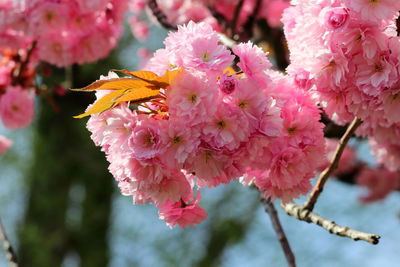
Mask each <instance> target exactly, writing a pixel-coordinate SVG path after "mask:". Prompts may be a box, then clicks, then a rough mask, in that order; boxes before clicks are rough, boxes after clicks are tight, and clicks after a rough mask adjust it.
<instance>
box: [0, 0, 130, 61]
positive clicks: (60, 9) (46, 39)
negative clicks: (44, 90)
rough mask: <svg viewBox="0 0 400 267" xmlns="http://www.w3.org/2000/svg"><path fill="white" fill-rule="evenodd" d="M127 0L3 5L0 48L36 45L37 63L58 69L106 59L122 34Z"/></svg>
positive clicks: (9, 1)
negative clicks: (50, 65) (55, 66)
mask: <svg viewBox="0 0 400 267" xmlns="http://www.w3.org/2000/svg"><path fill="white" fill-rule="evenodd" d="M126 5H127V0H95V1H75V0H61V1H52V0H32V1H13V0H6V1H2V2H1V4H0V36H1V41H0V47H1V48H10V47H11V48H13V49H15V48H21V49H25V48H26V47H27V43H31V42H37V48H38V59H39V60H42V61H46V62H49V63H51V64H54V65H57V66H67V65H70V64H72V63H84V62H92V61H95V60H98V59H99V58H102V57H105V56H106V55H107V54H108V53H109V52H110V50H111V49H112V48H114V46H115V45H116V43H117V40H118V37H119V35H120V33H121V30H122V28H121V22H122V20H123V18H124V14H125V10H126Z"/></svg>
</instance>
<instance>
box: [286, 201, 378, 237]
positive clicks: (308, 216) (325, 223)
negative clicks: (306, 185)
mask: <svg viewBox="0 0 400 267" xmlns="http://www.w3.org/2000/svg"><path fill="white" fill-rule="evenodd" d="M282 207H283V209H284V210H285V211H286V213H287V214H288V215H290V216H293V217H295V218H297V219H298V220H301V221H305V222H308V223H313V224H316V225H319V226H321V227H322V228H324V229H325V230H327V231H328V232H329V233H331V234H334V235H338V236H343V237H348V238H351V239H353V240H355V241H358V240H364V241H366V242H369V243H371V244H373V245H376V244H378V243H379V239H380V238H381V237H380V236H379V235H376V234H370V233H365V232H360V231H357V230H353V229H351V228H349V227H347V226H340V225H338V224H336V223H335V222H334V221H331V220H328V219H325V218H323V217H321V216H320V215H318V214H317V213H314V212H312V211H310V210H308V209H306V208H305V207H302V206H299V205H296V204H295V203H293V202H289V203H286V204H283V203H282Z"/></svg>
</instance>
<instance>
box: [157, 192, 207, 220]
mask: <svg viewBox="0 0 400 267" xmlns="http://www.w3.org/2000/svg"><path fill="white" fill-rule="evenodd" d="M200 198H201V195H200V192H198V193H197V197H196V198H194V199H183V200H181V201H177V202H175V203H172V202H169V201H167V202H166V203H165V204H164V205H160V206H159V209H160V210H159V212H158V214H159V216H160V219H162V220H165V222H166V223H167V225H168V226H169V227H171V228H172V227H174V226H175V225H179V226H180V227H182V228H185V227H187V226H193V225H196V224H199V223H200V222H201V221H203V220H204V219H205V218H206V217H207V213H206V212H205V211H204V209H203V208H201V207H200V206H199V205H198V203H199V202H200Z"/></svg>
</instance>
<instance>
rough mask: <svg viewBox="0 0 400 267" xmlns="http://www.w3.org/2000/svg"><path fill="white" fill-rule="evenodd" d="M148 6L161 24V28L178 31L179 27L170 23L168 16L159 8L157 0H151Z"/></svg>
mask: <svg viewBox="0 0 400 267" xmlns="http://www.w3.org/2000/svg"><path fill="white" fill-rule="evenodd" d="M148 5H149V8H150V10H151V12H152V13H153V15H154V17H156V19H157V21H158V22H159V23H160V24H161V26H163V27H164V28H166V29H167V30H174V31H176V30H177V29H178V27H177V26H176V25H175V24H172V23H170V22H169V21H168V19H167V16H166V15H165V14H164V12H163V11H162V10H161V9H160V8H159V7H158V4H157V1H156V0H149V3H148Z"/></svg>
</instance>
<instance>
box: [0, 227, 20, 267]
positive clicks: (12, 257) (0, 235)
mask: <svg viewBox="0 0 400 267" xmlns="http://www.w3.org/2000/svg"><path fill="white" fill-rule="evenodd" d="M0 240H1V241H2V242H3V248H4V252H5V254H6V258H7V260H8V263H9V265H10V266H12V267H17V266H18V261H17V254H15V251H14V249H13V247H12V246H11V243H10V241H9V240H8V237H7V234H6V231H5V229H4V226H3V224H2V223H1V220H0Z"/></svg>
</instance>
